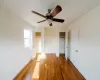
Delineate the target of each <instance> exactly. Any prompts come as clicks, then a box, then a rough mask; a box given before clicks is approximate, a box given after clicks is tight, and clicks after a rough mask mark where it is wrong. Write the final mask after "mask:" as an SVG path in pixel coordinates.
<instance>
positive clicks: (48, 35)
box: [44, 27, 66, 56]
mask: <svg viewBox="0 0 100 80" xmlns="http://www.w3.org/2000/svg"><path fill="white" fill-rule="evenodd" d="M65 30H66V29H65V27H50V28H45V29H44V47H45V49H44V50H45V53H56V55H57V56H59V53H60V50H59V46H60V43H59V42H60V39H59V32H65Z"/></svg>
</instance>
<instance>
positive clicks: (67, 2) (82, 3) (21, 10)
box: [0, 0, 100, 27]
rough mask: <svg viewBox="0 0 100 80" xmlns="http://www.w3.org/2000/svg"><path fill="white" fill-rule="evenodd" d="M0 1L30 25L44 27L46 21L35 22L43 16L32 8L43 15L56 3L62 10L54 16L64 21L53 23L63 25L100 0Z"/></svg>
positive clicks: (94, 5) (85, 11)
mask: <svg viewBox="0 0 100 80" xmlns="http://www.w3.org/2000/svg"><path fill="white" fill-rule="evenodd" d="M0 3H1V4H4V6H6V7H7V8H8V9H10V10H11V11H13V12H14V13H16V14H17V15H19V16H20V17H21V18H22V19H24V20H25V21H27V22H28V23H30V24H31V25H33V26H44V27H45V26H48V23H47V22H44V23H40V24H37V21H41V20H43V19H44V18H42V17H39V16H37V15H35V14H33V13H31V11H32V10H34V11H37V12H40V13H42V14H44V15H45V14H46V13H47V10H48V9H49V8H50V9H53V8H54V7H55V6H56V5H60V6H61V7H62V9H63V10H62V12H60V13H59V14H58V15H57V16H56V17H57V18H62V19H65V22H64V23H63V24H62V23H53V25H54V26H64V25H66V24H68V23H70V22H72V21H73V20H76V19H77V18H78V17H80V16H82V15H84V14H85V13H87V12H88V11H89V10H91V9H92V8H94V7H96V6H97V5H98V4H99V3H100V0H3V2H2V1H1V2H0Z"/></svg>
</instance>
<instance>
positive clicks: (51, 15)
mask: <svg viewBox="0 0 100 80" xmlns="http://www.w3.org/2000/svg"><path fill="white" fill-rule="evenodd" d="M61 11H62V8H61V6H59V5H57V6H56V8H55V9H54V10H53V11H52V12H51V9H48V13H47V14H46V16H45V15H42V14H40V13H38V12H36V11H32V13H34V14H37V15H39V16H41V17H43V18H45V19H44V20H42V21H39V22H37V23H41V22H44V21H46V20H47V21H48V23H49V25H50V26H52V21H55V22H60V23H63V22H64V19H58V18H54V17H55V16H56V15H57V14H58V13H59V12H61Z"/></svg>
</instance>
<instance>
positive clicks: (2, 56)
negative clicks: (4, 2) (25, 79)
mask: <svg viewBox="0 0 100 80" xmlns="http://www.w3.org/2000/svg"><path fill="white" fill-rule="evenodd" d="M24 29H32V26H31V25H29V24H27V23H26V22H24V21H23V20H21V19H20V18H19V17H17V16H16V15H14V14H13V13H12V12H10V11H9V10H7V9H6V8H3V7H0V79H1V80H12V79H13V78H14V77H15V76H16V75H17V73H18V72H19V71H20V70H21V69H22V68H23V67H24V66H25V65H26V64H27V62H28V61H29V60H30V59H31V57H32V51H31V50H30V49H28V48H27V49H25V48H24Z"/></svg>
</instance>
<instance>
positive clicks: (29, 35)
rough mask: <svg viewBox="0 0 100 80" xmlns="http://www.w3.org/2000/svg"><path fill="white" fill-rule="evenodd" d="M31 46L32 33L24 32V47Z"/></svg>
mask: <svg viewBox="0 0 100 80" xmlns="http://www.w3.org/2000/svg"><path fill="white" fill-rule="evenodd" d="M31 45H32V32H31V31H30V30H26V29H25V30H24V47H25V48H27V47H31Z"/></svg>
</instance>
